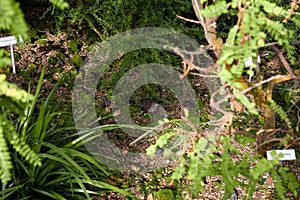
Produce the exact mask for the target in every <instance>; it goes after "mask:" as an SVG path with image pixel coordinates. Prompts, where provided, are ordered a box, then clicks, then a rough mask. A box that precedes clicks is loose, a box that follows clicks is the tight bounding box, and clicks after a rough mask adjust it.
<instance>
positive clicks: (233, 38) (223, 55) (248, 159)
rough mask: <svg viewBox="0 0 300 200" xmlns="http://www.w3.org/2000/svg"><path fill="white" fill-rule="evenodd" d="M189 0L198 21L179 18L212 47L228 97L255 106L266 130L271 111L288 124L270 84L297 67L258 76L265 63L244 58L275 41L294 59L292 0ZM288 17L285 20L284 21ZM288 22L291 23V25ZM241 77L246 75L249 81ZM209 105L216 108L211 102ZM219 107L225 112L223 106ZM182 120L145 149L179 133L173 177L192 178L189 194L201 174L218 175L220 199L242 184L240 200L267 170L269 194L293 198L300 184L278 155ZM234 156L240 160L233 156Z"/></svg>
mask: <svg viewBox="0 0 300 200" xmlns="http://www.w3.org/2000/svg"><path fill="white" fill-rule="evenodd" d="M295 2H296V3H295ZM192 3H193V7H194V10H195V14H196V16H197V18H198V21H193V20H190V19H186V18H184V17H180V18H181V19H184V20H186V21H190V22H196V23H197V24H200V25H201V26H202V28H203V30H204V33H205V38H206V40H207V43H208V44H209V46H208V47H207V48H208V49H210V50H211V51H212V53H213V55H214V58H215V61H216V65H215V68H216V71H217V73H218V74H219V77H220V79H221V80H222V81H223V83H225V84H226V86H228V87H229V89H230V91H231V92H232V94H231V95H230V96H231V97H233V98H235V99H236V100H238V101H239V102H240V103H242V104H243V105H244V106H245V107H246V108H247V109H248V110H249V111H250V112H251V113H252V114H255V115H258V114H259V112H258V111H260V112H261V113H262V114H263V117H264V120H265V127H264V128H265V129H274V128H275V113H278V114H279V116H280V117H281V118H282V119H283V120H284V121H285V122H286V124H287V125H288V128H291V122H290V120H289V119H288V116H287V115H286V113H285V111H284V110H282V109H281V108H280V107H279V106H278V105H277V104H276V103H275V102H274V101H273V100H272V90H273V87H274V85H275V84H277V83H280V82H283V81H287V80H291V77H294V75H296V76H297V75H299V73H298V71H297V70H295V71H292V70H290V67H289V66H286V65H285V68H286V70H287V71H288V72H289V74H288V75H278V76H276V77H271V78H269V79H268V80H263V78H264V68H263V67H261V66H259V65H258V63H256V62H252V64H251V65H250V66H249V65H247V66H246V64H245V60H247V59H248V58H252V60H256V59H257V57H258V53H259V50H260V49H262V48H267V47H268V46H272V45H278V46H281V47H282V48H284V49H285V51H286V55H287V57H288V59H289V60H290V62H291V63H293V62H294V61H295V55H294V53H295V52H294V47H293V45H292V41H294V37H295V33H296V31H297V29H296V28H295V27H299V22H300V21H299V12H298V5H297V1H293V2H292V3H291V4H290V7H288V8H287V6H286V7H280V6H278V5H277V4H276V3H274V2H272V1H268V0H263V1H258V0H249V1H239V0H233V1H225V0H216V1H207V0H192ZM224 16H226V17H228V18H229V19H230V20H231V22H232V21H233V22H234V25H233V26H231V27H230V28H229V30H228V33H227V34H225V35H226V40H223V38H221V37H220V35H219V34H218V31H217V30H218V22H219V21H218V20H220V21H221V19H222V17H223V18H224ZM287 22H289V23H290V24H289V25H288V26H287ZM291 24H294V27H293V26H291ZM222 37H224V35H222ZM191 62H192V61H191ZM245 76H248V80H246V78H245ZM249 76H250V77H251V78H252V79H250V78H249ZM250 80H251V81H250ZM263 84H268V87H267V89H266V91H264V90H263V87H262V85H263ZM249 93H250V94H251V95H252V97H253V102H251V100H250V99H249V98H248V97H246V94H249ZM225 100H226V99H225ZM222 102H223V101H222ZM215 103H220V102H215ZM212 106H215V107H214V108H220V107H217V106H218V105H217V106H216V105H215V104H212ZM223 112H224V113H226V114H227V113H228V112H227V111H225V110H223ZM182 123H183V124H182V126H180V127H181V128H176V129H175V131H174V129H172V130H171V131H170V133H172V134H171V135H170V134H168V133H167V134H165V135H162V136H159V137H158V140H157V142H156V144H155V145H154V146H152V147H150V148H149V150H148V153H149V154H150V155H151V154H153V153H154V152H155V149H156V148H158V147H159V148H162V147H165V148H168V146H167V145H166V141H170V140H171V141H173V140H174V139H173V138H175V137H176V138H183V139H182V140H180V142H179V144H177V145H175V146H179V147H182V146H187V148H185V149H184V150H181V152H180V153H178V152H175V154H176V155H180V156H179V163H178V165H177V167H176V169H175V171H174V172H173V175H172V178H173V179H176V180H181V179H182V178H184V177H185V176H187V177H188V179H191V180H192V181H193V183H192V184H191V188H190V189H191V191H192V192H193V194H194V195H197V194H198V192H199V191H200V190H204V187H203V185H204V179H205V177H207V176H214V175H220V176H221V177H222V184H218V188H219V189H223V190H224V191H226V192H225V194H224V196H223V199H229V198H230V196H231V194H232V192H233V190H234V188H235V187H237V186H241V187H242V188H243V189H244V190H245V191H246V194H245V196H243V199H252V195H253V193H254V192H255V191H256V190H257V189H258V188H259V187H260V186H262V185H263V183H262V177H261V175H262V174H263V173H266V172H268V173H269V174H270V175H271V177H272V178H273V180H274V181H275V182H276V183H275V184H276V187H275V190H276V193H277V194H276V195H274V196H275V197H276V198H277V197H278V198H280V199H287V198H286V193H287V192H291V193H292V194H293V195H294V196H295V198H297V197H298V196H299V194H298V190H299V183H298V182H297V180H296V178H295V176H294V175H293V174H292V173H290V170H289V169H288V168H285V167H277V166H276V165H277V164H278V162H279V158H277V159H275V160H272V161H268V160H266V159H265V158H262V157H261V156H260V155H257V154H255V155H253V154H250V153H249V154H244V155H243V154H241V153H240V152H239V150H238V148H237V147H236V143H235V142H234V138H233V137H231V136H230V135H222V133H217V134H212V133H211V134H210V133H209V130H202V129H200V128H199V130H197V131H190V130H185V129H183V128H182V127H186V124H189V123H186V122H185V121H184V120H183V122H182ZM222 125H224V124H222ZM196 126H199V125H196ZM182 130H183V131H182ZM166 131H168V130H166ZM166 152H168V151H166ZM234 155H236V156H237V157H239V159H238V160H236V161H233V159H232V157H233V156H234ZM234 157H235V156H234ZM284 173H288V174H289V176H291V177H293V178H291V180H292V182H293V183H292V184H288V182H287V181H286V180H287V179H286V178H285V177H282V176H281V175H282V174H284ZM239 177H243V180H245V182H243V181H240V180H239ZM283 182H284V184H283ZM271 198H272V197H271Z"/></svg>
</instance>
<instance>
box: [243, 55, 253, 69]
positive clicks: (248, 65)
mask: <svg viewBox="0 0 300 200" xmlns="http://www.w3.org/2000/svg"><path fill="white" fill-rule="evenodd" d="M244 63H245V66H246V67H251V66H252V64H253V61H252V56H249V57H248V58H245V59H244Z"/></svg>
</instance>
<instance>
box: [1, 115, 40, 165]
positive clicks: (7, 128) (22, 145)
mask: <svg viewBox="0 0 300 200" xmlns="http://www.w3.org/2000/svg"><path fill="white" fill-rule="evenodd" d="M0 120H1V122H2V123H1V126H2V128H3V130H4V131H3V132H4V135H5V136H6V138H7V140H8V142H9V143H10V144H11V145H12V147H13V148H14V149H15V150H16V152H18V153H19V154H20V155H21V156H22V157H23V158H25V160H27V161H28V162H29V163H30V164H33V165H34V166H41V165H42V162H41V159H40V158H39V156H38V155H37V154H36V153H35V152H34V151H33V150H32V149H31V148H30V146H29V145H28V144H27V143H26V142H25V141H24V140H22V139H21V137H20V135H19V134H18V133H17V132H16V131H15V130H14V127H13V125H12V123H11V122H10V121H8V120H7V119H6V118H5V117H3V116H1V115H0Z"/></svg>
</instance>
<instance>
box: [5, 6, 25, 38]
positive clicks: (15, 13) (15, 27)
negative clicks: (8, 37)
mask: <svg viewBox="0 0 300 200" xmlns="http://www.w3.org/2000/svg"><path fill="white" fill-rule="evenodd" d="M0 13H1V17H0V30H1V29H2V30H11V33H12V34H13V35H21V36H22V37H23V39H25V40H26V39H28V35H27V32H28V26H27V24H26V22H25V19H24V15H23V13H22V10H21V9H20V6H19V3H16V2H15V1H14V0H5V1H0Z"/></svg>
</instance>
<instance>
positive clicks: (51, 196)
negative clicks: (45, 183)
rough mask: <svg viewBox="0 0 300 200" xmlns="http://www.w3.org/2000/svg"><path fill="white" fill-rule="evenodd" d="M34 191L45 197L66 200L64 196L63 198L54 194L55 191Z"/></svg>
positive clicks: (35, 189) (34, 189)
mask: <svg viewBox="0 0 300 200" xmlns="http://www.w3.org/2000/svg"><path fill="white" fill-rule="evenodd" d="M32 190H33V191H35V192H37V193H40V194H43V195H45V196H48V197H50V198H52V199H58V200H66V199H65V198H64V197H63V196H61V195H60V194H58V193H56V192H54V191H53V190H49V191H47V190H44V189H38V188H32Z"/></svg>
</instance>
